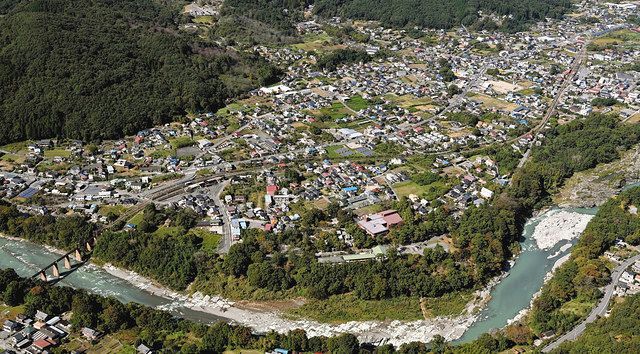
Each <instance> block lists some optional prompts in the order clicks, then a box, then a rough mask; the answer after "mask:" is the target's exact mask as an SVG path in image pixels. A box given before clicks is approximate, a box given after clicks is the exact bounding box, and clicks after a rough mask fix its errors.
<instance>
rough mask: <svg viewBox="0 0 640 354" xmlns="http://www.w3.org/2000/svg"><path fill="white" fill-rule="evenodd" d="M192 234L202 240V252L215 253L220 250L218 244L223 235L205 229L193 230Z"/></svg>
mask: <svg viewBox="0 0 640 354" xmlns="http://www.w3.org/2000/svg"><path fill="white" fill-rule="evenodd" d="M191 233H193V234H195V235H196V236H198V237H200V238H202V250H204V251H207V252H215V251H217V250H218V244H219V243H220V239H221V238H222V235H219V234H216V233H214V232H211V231H208V230H204V229H192V230H191Z"/></svg>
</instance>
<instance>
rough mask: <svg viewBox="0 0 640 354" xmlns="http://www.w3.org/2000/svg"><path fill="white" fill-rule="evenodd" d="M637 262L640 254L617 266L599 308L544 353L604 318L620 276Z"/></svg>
mask: <svg viewBox="0 0 640 354" xmlns="http://www.w3.org/2000/svg"><path fill="white" fill-rule="evenodd" d="M637 260H640V254H639V255H636V256H633V257H631V258H629V259H627V260H626V261H624V262H622V263H621V264H620V265H619V266H617V267H616V268H615V269H614V271H613V273H611V282H610V283H609V285H607V286H606V287H605V291H604V296H603V297H602V299H601V300H600V302H599V303H598V306H596V307H594V308H593V310H591V313H590V314H589V316H588V317H587V318H586V319H585V320H584V321H582V323H580V324H579V325H577V326H575V327H574V328H573V329H572V330H571V331H569V332H567V333H565V334H564V335H563V336H562V337H560V338H558V339H556V340H555V341H553V342H552V343H550V344H548V345H547V346H546V347H544V348H542V352H543V353H548V352H550V351H552V350H554V349H556V348H558V347H559V346H560V345H561V344H562V343H564V342H566V341H573V340H575V339H576V338H578V337H579V336H580V335H581V334H582V332H584V330H585V329H586V328H587V324H589V323H591V322H593V321H595V320H596V319H598V318H599V317H602V316H603V315H604V314H605V313H606V312H607V308H608V307H609V301H611V298H612V297H613V290H614V288H615V286H616V284H618V280H620V276H621V275H622V273H623V272H624V271H625V269H627V268H629V266H631V265H632V264H633V263H634V262H635V261H637Z"/></svg>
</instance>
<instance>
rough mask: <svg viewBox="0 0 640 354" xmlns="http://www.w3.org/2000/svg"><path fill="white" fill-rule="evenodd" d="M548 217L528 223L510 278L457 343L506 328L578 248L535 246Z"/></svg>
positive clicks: (586, 211)
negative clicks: (556, 266)
mask: <svg viewBox="0 0 640 354" xmlns="http://www.w3.org/2000/svg"><path fill="white" fill-rule="evenodd" d="M562 210H566V211H571V212H576V213H580V214H589V215H595V213H596V212H597V210H598V209H597V208H563V209H562ZM547 215H549V212H545V213H541V214H540V215H539V216H537V217H533V218H531V219H529V221H528V222H527V223H526V225H525V227H524V232H523V236H524V241H523V243H522V252H521V253H520V255H519V256H518V258H517V259H516V261H515V264H514V265H513V266H512V267H511V269H510V270H509V272H508V273H509V275H508V276H507V277H506V278H504V279H503V280H502V281H501V282H500V283H499V284H498V285H496V286H495V288H494V289H493V290H492V291H491V300H489V303H488V304H487V306H486V307H485V308H484V309H483V310H481V311H480V315H479V317H478V320H477V321H476V322H475V323H474V324H473V325H472V326H471V327H469V329H467V331H466V332H465V333H464V335H463V336H462V337H461V338H460V339H458V340H457V341H456V342H458V343H465V342H469V341H472V340H474V339H476V338H478V337H479V336H480V335H481V334H482V333H487V332H491V331H494V330H497V329H499V328H502V327H504V326H506V325H507V324H508V322H509V321H510V320H512V319H513V318H514V317H516V316H517V315H518V314H519V313H520V311H522V310H524V309H526V308H528V307H529V305H530V303H531V299H532V298H533V296H534V294H535V293H537V292H538V291H539V290H540V288H541V287H542V284H543V282H544V278H545V275H546V274H547V273H549V272H550V271H551V269H552V267H553V265H554V263H555V262H556V261H557V260H558V259H560V258H562V257H564V256H565V255H567V254H569V253H570V252H571V249H570V248H568V247H566V245H567V244H571V245H573V244H575V243H576V242H577V239H573V240H571V241H568V240H565V241H560V242H558V243H557V244H556V245H555V246H554V247H553V248H551V249H549V250H541V249H539V248H538V246H537V245H536V242H535V240H534V239H533V237H532V235H533V232H534V230H535V228H536V226H537V225H538V224H539V223H540V222H541V221H542V220H543V219H544V218H545V217H546V216H547ZM561 249H563V251H562V250H561Z"/></svg>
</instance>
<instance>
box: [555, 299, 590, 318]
mask: <svg viewBox="0 0 640 354" xmlns="http://www.w3.org/2000/svg"><path fill="white" fill-rule="evenodd" d="M595 304H596V303H595V302H594V301H581V300H580V299H573V300H571V301H569V302H567V303H565V304H563V305H562V307H561V308H560V312H564V313H572V314H574V315H576V316H578V317H584V316H586V315H587V314H588V313H589V312H590V311H591V309H592V308H593V306H595Z"/></svg>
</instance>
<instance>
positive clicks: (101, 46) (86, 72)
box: [0, 0, 277, 144]
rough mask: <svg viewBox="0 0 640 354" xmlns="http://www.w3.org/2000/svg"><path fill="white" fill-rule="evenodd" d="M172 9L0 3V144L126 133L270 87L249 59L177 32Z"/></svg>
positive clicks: (118, 0)
mask: <svg viewBox="0 0 640 354" xmlns="http://www.w3.org/2000/svg"><path fill="white" fill-rule="evenodd" d="M16 3H17V5H16ZM179 3H180V2H179V1H163V2H160V1H152V0H138V1H133V0H108V1H107V0H79V1H77V0H73V1H72V0H35V1H20V2H17V1H4V2H2V3H0V10H4V11H7V12H8V13H7V14H6V15H5V16H3V17H0V123H1V124H2V125H3V127H4V128H3V129H2V130H1V131H0V144H2V143H6V142H9V141H15V140H24V139H33V138H43V137H55V136H65V137H73V138H84V139H86V140H90V139H98V138H114V137H119V136H122V135H123V134H134V133H136V132H137V131H138V130H140V129H142V128H145V127H149V126H151V125H154V124H160V123H164V122H167V121H170V120H171V119H173V118H174V117H175V116H176V115H180V114H183V113H184V112H185V111H202V110H213V109H216V108H217V107H220V106H221V105H222V104H223V103H224V100H225V99H226V98H228V97H231V96H233V95H237V94H239V93H241V92H243V91H245V90H247V89H249V88H251V87H254V86H256V85H261V84H266V83H268V82H272V81H273V80H274V78H275V77H276V73H277V72H276V71H275V69H273V68H272V67H270V66H269V65H267V64H266V63H265V62H264V61H262V60H260V59H259V58H257V57H254V56H253V55H248V54H242V53H237V52H233V51H228V50H226V49H223V48H220V47H217V46H216V45H215V44H212V43H207V42H203V41H201V40H199V39H197V38H196V37H195V36H193V35H191V34H188V33H186V32H183V31H182V30H180V29H179V24H180V21H181V17H180V15H179V5H180V4H179Z"/></svg>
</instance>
